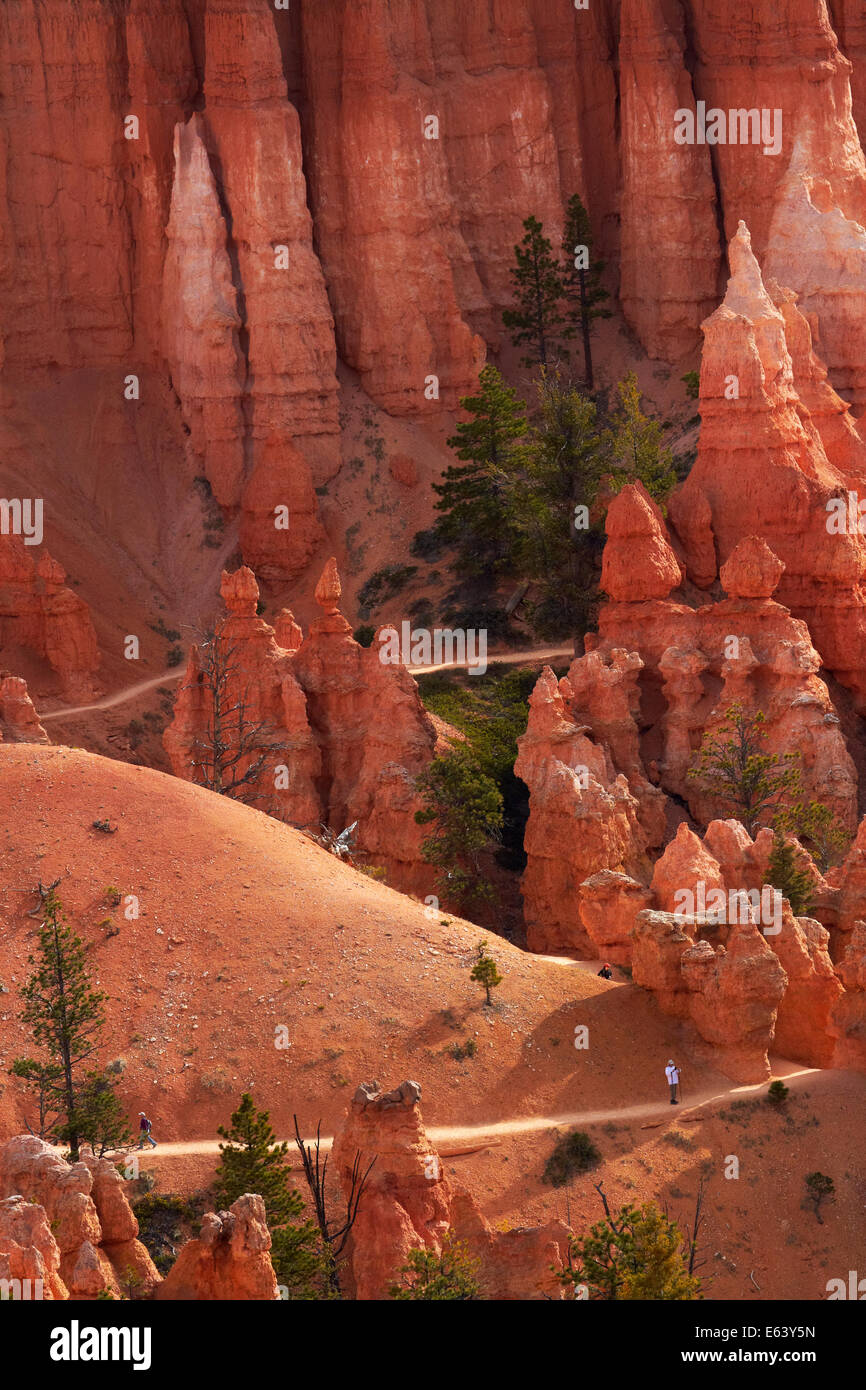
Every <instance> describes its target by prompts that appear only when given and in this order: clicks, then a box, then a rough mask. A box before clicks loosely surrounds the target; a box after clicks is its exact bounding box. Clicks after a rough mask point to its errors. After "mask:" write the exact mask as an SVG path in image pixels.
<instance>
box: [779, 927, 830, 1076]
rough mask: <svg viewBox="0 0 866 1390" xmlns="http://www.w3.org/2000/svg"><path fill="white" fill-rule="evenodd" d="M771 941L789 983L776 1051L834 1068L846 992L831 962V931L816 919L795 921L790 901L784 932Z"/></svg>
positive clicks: (811, 1064) (816, 1064)
mask: <svg viewBox="0 0 866 1390" xmlns="http://www.w3.org/2000/svg"><path fill="white" fill-rule="evenodd" d="M766 940H767V942H768V944H769V945H770V946H771V947H772V949H773V950H774V951H775V953H776V955H777V956H778V957H779V961H780V963H781V965H782V966H783V968H784V971H785V974H786V976H787V979H788V983H787V985H786V987H785V994H784V996H783V998H782V1001H781V1003H780V1004H779V1012H778V1015H777V1018H776V1028H775V1033H774V1040H773V1050H774V1051H775V1052H777V1053H778V1054H779V1055H780V1056H782V1057H787V1058H790V1059H791V1060H792V1061H794V1062H802V1063H804V1065H805V1066H809V1067H829V1066H831V1065H832V1064H833V1053H834V1040H833V1037H832V1035H831V1032H830V1020H831V1016H832V1014H833V1011H834V1009H835V1007H836V1005H837V1004H838V1003H839V1000H840V999H841V996H842V995H843V993H844V990H843V987H842V985H841V983H840V981H839V980H838V979H837V977H836V974H835V973H834V970H833V962H832V961H831V960H830V955H829V950H828V946H829V941H830V933H829V932H828V931H827V930H826V929H825V928H824V927H822V926H821V924H820V922H816V921H815V920H814V919H813V918H811V917H794V916H793V915H792V913H791V909H790V906H789V905H788V903H787V902H786V903H785V909H784V913H783V917H782V930H781V931H780V932H779V933H778V934H777V935H775V936H767V938H766Z"/></svg>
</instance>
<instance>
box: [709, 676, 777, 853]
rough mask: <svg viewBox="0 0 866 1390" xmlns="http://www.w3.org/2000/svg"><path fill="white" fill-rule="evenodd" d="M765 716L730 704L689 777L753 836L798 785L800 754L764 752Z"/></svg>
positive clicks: (735, 703) (735, 704)
mask: <svg viewBox="0 0 866 1390" xmlns="http://www.w3.org/2000/svg"><path fill="white" fill-rule="evenodd" d="M765 741H766V734H765V732H764V715H763V713H762V712H761V711H760V710H759V711H758V712H757V713H756V714H753V715H748V714H746V713H745V712H744V710H743V706H742V704H741V703H740V701H739V700H735V701H734V702H733V704H731V705H730V706H729V708H728V710H727V713H726V714H725V717H724V719H723V720H722V722H721V724H720V725H719V728H718V730H717V732H716V733H708V734H705V736H704V740H703V743H702V744H701V748H700V752H699V753H698V757H697V761H696V763H695V765H694V767H692V768H690V769H689V772H688V776H689V777H690V778H691V779H693V780H694V781H697V782H698V783H700V786H701V789H702V790H703V791H705V792H706V793H707V795H708V796H710V797H712V798H713V799H714V800H715V801H717V802H718V803H719V805H720V807H721V809H722V810H724V811H725V812H726V813H728V814H732V815H734V816H736V818H737V819H738V820H739V821H741V822H742V824H743V825H744V826H745V827H746V829H747V830H748V832H749V834H750V835H752V836H754V835H755V833H756V832H757V830H758V829H759V828H760V826H761V824H762V823H764V822H765V821H766V820H767V819H768V817H769V814H770V812H771V811H772V810H775V811H776V813H777V814H778V811H779V807H780V800H781V798H782V797H783V796H786V795H793V794H794V793H796V792H797V791H799V788H800V755H799V754H798V753H778V754H777V753H767V752H765V751H764V744H765Z"/></svg>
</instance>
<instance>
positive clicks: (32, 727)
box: [0, 673, 49, 743]
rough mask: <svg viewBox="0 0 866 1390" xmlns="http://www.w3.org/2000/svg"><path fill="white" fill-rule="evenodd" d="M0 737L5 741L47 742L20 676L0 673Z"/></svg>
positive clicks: (25, 684)
mask: <svg viewBox="0 0 866 1390" xmlns="http://www.w3.org/2000/svg"><path fill="white" fill-rule="evenodd" d="M0 739H4V740H5V741H6V742H7V743H48V741H49V739H48V735H47V734H46V732H45V730H44V729H43V727H42V725H41V724H40V723H39V716H38V714H37V713H36V710H35V708H34V706H33V701H32V700H31V699H30V696H29V694H28V692H27V682H26V681H23V680H22V679H21V677H20V676H9V675H5V674H3V673H0Z"/></svg>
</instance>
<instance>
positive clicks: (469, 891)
mask: <svg viewBox="0 0 866 1390" xmlns="http://www.w3.org/2000/svg"><path fill="white" fill-rule="evenodd" d="M415 786H416V788H417V789H418V791H420V792H421V794H422V795H423V797H424V801H425V806H424V809H423V810H421V811H416V812H415V820H416V822H417V824H418V825H432V826H433V834H432V835H431V837H430V838H429V839H427V840H425V841H424V842H423V844H422V846H421V853H422V854H423V856H424V858H425V859H426V861H427V863H428V864H434V865H435V866H436V867H437V868H438V869H440V870H441V873H440V877H439V880H438V884H439V887H440V889H441V891H442V892H443V894H445V895H447V896H448V897H451V898H453V899H454V900H456V901H458V902H459V901H462V900H473V899H479V900H483V899H490V897H491V896H492V890H491V889H490V885H489V884H487V883H486V882H485V880H484V878H483V877H482V872H481V870H482V864H481V856H482V855H483V854H484V853H485V852H487V851H489V850H490V849H492V848H493V846H494V845H495V843H496V842H497V841H498V839H499V836H500V833H501V830H502V793H501V792H500V790H499V788H498V787H497V785H496V783H495V782H494V781H493V779H492V777H488V776H487V774H486V773H484V772H482V770H481V767H480V766H479V764H478V761H477V759H476V758H475V757H474V756H473V754H472V753H471V752H470V751H469V750H468V749H466V748H465V747H460V748H455V749H454V751H453V752H452V753H448V754H446V755H445V756H444V757H441V758H434V759H433V761H432V762H431V763H429V764H428V766H427V767H426V768H425V770H424V772H422V773H421V774H420V776H418V777H417V778H416V780H415Z"/></svg>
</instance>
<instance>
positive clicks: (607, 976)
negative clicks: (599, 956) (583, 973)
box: [598, 961, 613, 980]
mask: <svg viewBox="0 0 866 1390" xmlns="http://www.w3.org/2000/svg"><path fill="white" fill-rule="evenodd" d="M598 973H599V975H600V976H601V978H602V979H603V980H612V979H613V971H612V970H611V968H610V966H609V964H608V962H607V961H605V963H604V965H603V966H602V967H601V969H600V970H599V972H598Z"/></svg>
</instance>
